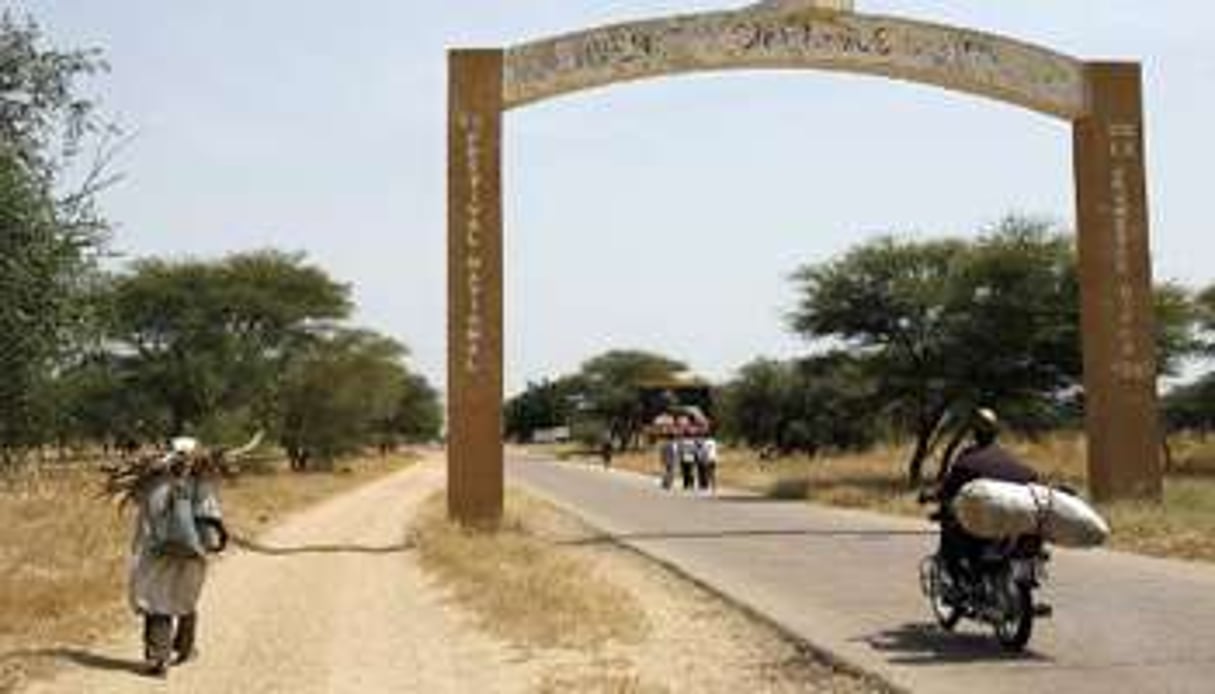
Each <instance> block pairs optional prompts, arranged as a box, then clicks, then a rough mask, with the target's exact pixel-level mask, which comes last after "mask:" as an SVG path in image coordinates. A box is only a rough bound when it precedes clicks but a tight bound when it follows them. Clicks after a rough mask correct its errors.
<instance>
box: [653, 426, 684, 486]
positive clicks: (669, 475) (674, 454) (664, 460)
mask: <svg viewBox="0 0 1215 694" xmlns="http://www.w3.org/2000/svg"><path fill="white" fill-rule="evenodd" d="M658 458H659V463H660V464H661V466H662V488H663V489H670V488H671V485H673V484H674V483H675V466H676V465H678V464H679V442H678V441H677V440H676V438H675V436H674V435H673V434H671V433H669V432H668V433H665V434H664V435H663V439H662V442H661V443H659V445H658Z"/></svg>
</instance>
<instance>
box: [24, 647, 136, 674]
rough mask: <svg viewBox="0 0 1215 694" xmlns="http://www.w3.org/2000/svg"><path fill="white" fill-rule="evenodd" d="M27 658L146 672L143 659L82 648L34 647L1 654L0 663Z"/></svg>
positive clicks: (116, 670)
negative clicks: (114, 655) (118, 656)
mask: <svg viewBox="0 0 1215 694" xmlns="http://www.w3.org/2000/svg"><path fill="white" fill-rule="evenodd" d="M26 659H28V660H38V659H49V660H61V661H65V662H69V663H73V664H76V665H79V666H81V667H86V668H90V669H93V670H109V671H111V672H127V673H131V674H133V675H143V674H144V663H143V661H142V660H128V659H126V658H114V657H112V656H108V655H102V654H100V653H93V652H92V651H86V650H84V649H82V648H32V649H27V650H21V651H12V652H9V653H3V654H0V663H7V662H10V661H15V660H26Z"/></svg>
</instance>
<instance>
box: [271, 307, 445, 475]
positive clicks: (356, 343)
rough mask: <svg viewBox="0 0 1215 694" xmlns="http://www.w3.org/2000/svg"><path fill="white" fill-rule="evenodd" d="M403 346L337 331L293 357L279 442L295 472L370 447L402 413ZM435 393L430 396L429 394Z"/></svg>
mask: <svg viewBox="0 0 1215 694" xmlns="http://www.w3.org/2000/svg"><path fill="white" fill-rule="evenodd" d="M405 353H406V352H405V347H404V346H403V345H401V344H400V343H398V342H396V341H394V340H392V339H390V338H387V337H384V336H382V335H377V334H375V333H373V332H370V331H365V330H335V331H332V332H331V333H330V334H327V335H324V336H321V337H319V338H318V339H316V340H314V341H312V342H310V343H309V344H308V346H307V347H306V348H304V349H302V350H301V351H299V352H297V353H296V354H294V355H293V356H292V358H291V360H290V362H289V364H288V367H287V370H286V372H285V373H284V374H283V379H282V380H283V387H282V389H281V391H280V398H281V402H280V412H281V416H282V421H281V423H280V425H279V432H280V439H281V441H282V444H283V448H284V449H286V451H287V456H288V458H289V459H290V461H291V466H292V468H293V469H296V470H302V469H305V468H308V467H309V466H310V465H313V464H320V465H321V466H328V465H329V464H331V463H332V462H333V460H334V459H335V458H337V457H338V456H341V455H344V454H346V453H350V452H352V451H354V450H357V449H358V448H359V447H360V446H362V445H364V444H367V443H371V441H372V439H373V438H375V435H376V433H377V429H379V430H380V431H381V433H382V425H383V422H385V421H389V420H391V419H392V417H393V416H394V415H396V414H399V413H400V409H399V408H400V406H401V403H402V399H403V397H404V396H405V394H406V388H407V387H408V384H409V373H408V371H407V370H406V369H405V366H404V364H403V363H402V358H403V357H404V356H405ZM432 392H433V391H432Z"/></svg>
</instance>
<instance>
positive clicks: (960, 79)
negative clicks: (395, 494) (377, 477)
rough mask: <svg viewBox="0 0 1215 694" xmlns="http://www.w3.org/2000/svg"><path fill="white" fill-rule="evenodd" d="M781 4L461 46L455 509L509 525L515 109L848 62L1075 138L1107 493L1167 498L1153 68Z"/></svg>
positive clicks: (452, 285) (1098, 475) (453, 261)
mask: <svg viewBox="0 0 1215 694" xmlns="http://www.w3.org/2000/svg"><path fill="white" fill-rule="evenodd" d="M851 6H852V3H851V2H850V1H848V0H843V1H841V0H768V1H766V2H761V3H758V4H756V5H753V6H750V7H746V8H744V9H741V10H737V11H723V12H709V13H701V14H689V15H681V16H675V17H667V18H660V19H652V20H645V21H639V22H630V23H624V24H617V25H612V26H606V27H600V28H594V29H589V30H586V31H581V32H576V33H571V34H566V35H563V36H558V37H555V38H550V39H543V40H539V41H534V42H530V43H526V44H521V45H518V46H513V47H510V48H506V49H457V50H452V51H450V53H449V79H450V86H449V106H448V107H449V112H448V114H449V115H448V118H449V122H448V347H447V349H448V353H447V358H448V423H449V427H448V428H449V436H448V473H449V479H448V508H449V512H450V514H451V515H452V516H453V517H454V518H456V519H459V520H461V521H463V522H468V523H486V522H488V523H493V522H495V521H496V520H497V519H498V518H499V517H500V515H501V511H502V493H503V474H504V473H503V450H502V438H501V414H502V396H503V378H502V344H503V339H502V338H503V334H502V331H503V323H502V313H503V309H502V284H503V271H502V186H501V140H502V121H503V114H504V113H505V112H506V111H508V110H511V109H514V108H519V107H522V106H526V105H528V104H531V103H535V102H537V101H541V100H544V99H548V98H553V97H557V96H560V95H562V94H568V93H572V92H576V91H581V90H585V89H591V88H596V87H601V86H607V85H610V84H615V83H618V82H625V81H631V80H639V79H646V78H652V77H661V76H666V75H673V74H680V73H687V72H697V71H715V70H729V69H799V70H835V71H843V72H854V73H865V74H871V75H879V76H884V77H888V78H891V79H901V80H908V81H913V82H919V83H924V84H931V85H936V86H939V87H943V88H945V89H948V90H952V91H957V92H963V93H967V94H974V95H979V96H984V97H989V98H993V99H997V100H1000V101H1003V102H1007V103H1011V104H1014V105H1017V106H1021V107H1023V108H1027V109H1030V110H1033V111H1036V112H1039V113H1043V114H1046V115H1049V116H1053V117H1056V118H1060V119H1063V120H1065V121H1068V122H1070V123H1071V124H1072V128H1073V133H1074V136H1073V161H1074V177H1075V190H1076V225H1077V232H1076V233H1077V246H1078V249H1079V262H1080V278H1081V322H1082V326H1081V327H1082V331H1083V334H1084V339H1083V349H1084V386H1085V398H1086V407H1085V412H1086V415H1085V416H1086V422H1085V426H1086V430H1087V434H1088V442H1089V448H1088V471H1089V483H1090V487H1091V489H1092V492H1093V494H1094V495H1095V496H1096V497H1097V498H1099V499H1111V498H1124V497H1135V498H1159V496H1160V494H1161V485H1162V482H1161V471H1160V467H1159V462H1158V455H1157V448H1158V434H1157V420H1156V416H1157V415H1156V380H1155V377H1156V356H1155V347H1154V342H1153V339H1152V334H1153V327H1152V295H1151V260H1150V249H1149V239H1148V214H1147V194H1146V187H1147V186H1146V174H1145V157H1144V134H1143V105H1142V76H1141V69H1140V66H1139V64H1138V63H1133V62H1100V63H1092V62H1083V61H1080V60H1078V59H1075V58H1072V57H1069V56H1066V55H1062V54H1060V53H1056V52H1054V51H1051V50H1048V49H1046V48H1042V47H1040V46H1035V45H1032V44H1028V43H1024V42H1020V41H1016V40H1013V39H1010V38H1007V37H1002V36H997V35H994V34H989V33H983V32H978V31H974V30H970V29H964V28H958V27H950V26H945V25H940V24H931V23H926V22H919V21H914V20H909V19H903V18H897V17H887V16H877V15H865V14H859V13H855V12H853V11H852V7H851Z"/></svg>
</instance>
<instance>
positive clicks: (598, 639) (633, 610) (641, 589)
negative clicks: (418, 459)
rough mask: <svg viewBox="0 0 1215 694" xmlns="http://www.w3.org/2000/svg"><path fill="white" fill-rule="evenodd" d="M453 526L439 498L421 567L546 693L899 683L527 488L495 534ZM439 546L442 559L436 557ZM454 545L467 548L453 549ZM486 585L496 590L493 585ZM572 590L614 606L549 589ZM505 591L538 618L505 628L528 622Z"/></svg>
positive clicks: (429, 517)
mask: <svg viewBox="0 0 1215 694" xmlns="http://www.w3.org/2000/svg"><path fill="white" fill-rule="evenodd" d="M445 526H446V521H445V520H443V518H442V514H436V513H435V512H434V507H433V505H432V507H431V509H429V512H424V513H423V515H422V518H421V520H420V521H419V525H417V526H415V530H414V533H415V535H416V539H417V540H418V542H419V548H420V550H421V561H422V565H423V567H425V568H426V569H427V570H428V571H429V572H431V573H432V575H434V576H435V577H436V578H437V580H439V581H440V582H441V583H442V584H443V586H444V587H445V588H446V589H447V590H448V591H449V594H450V595H451V596H452V599H453V601H455V602H457V603H458V604H460V605H461V607H462V608H463V609H464V610H466V611H467V614H468V616H469V618H470V620H471V621H472V622H473V623H474V624H478V625H479V626H480V627H481V628H482V629H484V630H486V631H489V632H490V633H491V634H493V635H494V636H495V637H497V638H501V639H503V640H505V641H507V642H508V643H510V645H511V646H512V648H513V649H514V650H515V651H516V652H517V654H518V658H519V662H520V664H521V666H523V667H525V668H526V669H527V670H528V671H529V672H531V673H533V674H532V678H531V679H532V681H533V685H532V689H533V691H535V692H538V693H540V694H556V693H558V692H580V693H581V692H602V693H609V692H610V693H613V694H658V693H662V692H706V693H709V694H712V693H716V692H720V693H722V694H725V693H727V692H729V693H731V694H732V693H734V692H739V691H746V692H773V693H783V692H847V693H852V692H856V693H866V694H867V693H870V692H890V691H892V689H891V688H890V687H889V686H887V685H885V684H884V683H883V682H881V681H880V680H878V679H876V678H871V677H868V676H864V675H860V674H857V673H854V672H851V671H848V670H845V669H843V668H841V667H838V666H836V665H835V664H833V663H830V662H827V661H826V660H825V659H824V658H822V657H820V656H819V655H818V654H816V653H815V652H813V651H812V650H811V649H809V648H807V647H805V646H804V645H803V644H800V643H799V642H797V641H795V640H793V639H791V638H790V637H788V636H786V635H785V634H783V633H782V632H780V631H778V630H777V629H776V628H775V627H772V626H770V625H769V624H767V623H765V622H762V621H760V620H759V619H757V618H755V617H753V616H751V615H750V614H748V613H747V612H745V611H744V610H743V609H741V608H739V607H737V606H735V605H733V604H731V603H729V602H727V601H726V600H724V599H722V598H721V597H719V596H717V595H716V594H714V593H712V592H710V591H709V590H707V589H705V588H703V587H701V586H699V585H697V584H695V583H694V582H692V581H690V580H688V579H686V578H683V577H681V576H679V575H678V574H676V573H675V572H673V571H671V570H669V569H667V568H665V567H663V566H661V565H659V564H657V563H655V562H653V561H650V560H648V559H646V558H645V557H643V556H641V555H638V554H637V553H635V552H633V551H631V550H628V549H626V548H623V547H621V546H619V545H617V544H616V543H614V542H613V541H611V539H610V538H607V537H604V536H603V535H601V534H600V533H598V532H597V531H596V530H595V529H593V528H591V527H589V526H587V525H585V524H583V523H582V522H580V521H579V520H578V519H576V518H574V517H573V516H571V515H569V514H566V513H563V512H561V511H559V510H557V509H556V508H555V507H553V506H552V505H549V504H547V503H544V502H541V501H539V500H537V499H535V498H532V497H528V496H526V495H524V494H523V493H521V492H518V491H512V492H511V494H509V495H508V498H507V514H506V521H505V522H504V524H503V529H502V530H501V531H500V532H499V534H498V535H497V536H492V535H483V534H477V533H469V532H465V531H461V530H458V529H454V528H451V527H450V526H446V527H445ZM440 543H442V545H444V548H443V549H442V550H440V552H441V553H442V556H438V555H437V553H436V550H437V548H438V545H439V544H440ZM453 543H454V544H455V545H457V546H458V545H461V544H464V545H465V546H464V547H463V548H459V547H456V548H454V549H453V547H452V544H453ZM453 551H454V556H453V554H452V552H453ZM468 557H475V560H473V564H474V566H495V567H497V571H496V574H497V575H498V578H495V577H494V576H493V575H489V574H487V573H486V572H485V571H484V570H482V569H478V568H471V569H470V568H469V566H468V565H466V564H464V562H465V561H467V560H468ZM557 566H560V567H562V568H561V571H562V572H563V573H564V574H566V575H565V576H564V578H562V579H559V580H558V582H556V583H554V578H553V577H552V576H548V575H542V574H543V572H546V571H547V572H549V573H551V572H552V571H553V569H554V567H557ZM503 577H505V578H503ZM571 578H572V579H573V580H572V582H571V580H570V579H571ZM486 581H493V582H498V583H499V586H496V587H493V586H491V587H487V585H486ZM506 584H509V585H506ZM477 586H479V589H478V588H477ZM469 588H472V590H469ZM571 589H574V590H581V591H583V592H584V593H586V594H587V595H596V596H602V597H600V598H599V599H601V600H612V601H613V602H614V603H615V604H613V605H610V606H605V605H598V604H587V603H586V602H585V601H584V602H581V603H580V602H579V601H577V600H574V601H567V600H561V599H554V598H553V597H551V596H552V592H551V591H554V590H571ZM498 590H502V591H503V592H504V593H510V594H513V595H514V597H515V599H516V600H515V602H516V604H518V603H522V604H526V605H529V606H531V608H532V609H531V612H532V613H534V616H533V617H530V619H532V620H533V621H535V622H537V623H538V624H531V625H528V624H515V625H514V626H513V627H511V626H509V625H507V626H504V624H503V623H504V621H505V622H510V621H511V620H519V619H524V620H526V619H529V618H528V617H527V616H526V613H525V614H524V616H523V617H520V615H519V614H518V613H516V612H515V611H512V612H511V614H510V615H509V616H508V618H507V619H505V620H504V619H503V613H502V612H501V605H500V604H499V603H500V601H495V598H494V597H493V595H492V594H493V593H494V592H496V591H498ZM528 591H534V593H533V594H531V595H528V594H527V593H528ZM546 592H547V594H548V595H549V596H550V597H548V598H547V599H546ZM495 605H497V607H496V606H495ZM516 606H517V605H516ZM537 606H540V607H543V608H545V609H544V610H537V609H536V607H537ZM554 611H564V612H566V613H567V614H553V612H554ZM638 616H639V619H638ZM596 621H598V622H608V623H603V624H596V623H593V622H596ZM562 624H564V625H570V627H569V628H571V629H574V630H576V631H578V632H580V633H575V634H566V635H559V636H554V635H552V631H553V628H554V626H553V625H562ZM545 625H548V626H547V627H546V626H545Z"/></svg>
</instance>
